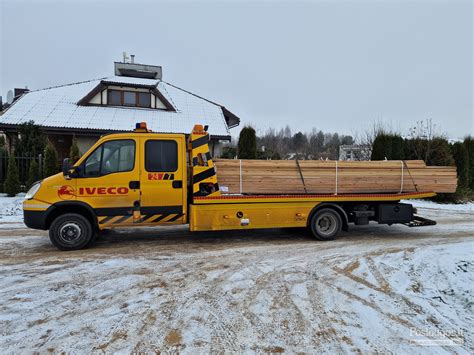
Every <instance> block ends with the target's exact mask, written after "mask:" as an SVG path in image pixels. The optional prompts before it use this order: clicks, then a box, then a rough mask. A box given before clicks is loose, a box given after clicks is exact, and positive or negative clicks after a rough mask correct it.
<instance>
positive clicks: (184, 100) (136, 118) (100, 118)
mask: <svg viewBox="0 0 474 355" xmlns="http://www.w3.org/2000/svg"><path fill="white" fill-rule="evenodd" d="M104 82H105V83H107V84H110V83H117V84H132V85H142V86H154V87H156V88H157V89H158V91H159V92H160V93H161V95H163V97H164V98H165V99H166V100H167V101H168V102H169V103H170V104H171V105H172V106H173V108H174V110H175V111H172V110H159V109H150V108H136V107H115V106H98V105H78V102H79V101H80V100H81V99H83V98H84V97H85V96H86V95H88V94H89V93H90V92H92V91H93V90H94V89H95V88H96V87H97V86H98V85H100V84H101V83H104ZM229 115H230V116H233V117H232V118H231V120H232V122H231V123H230V124H229V122H228V120H229ZM31 120H33V121H34V122H35V123H36V124H37V125H40V126H42V127H47V128H68V129H78V130H94V131H102V130H103V131H128V130H133V129H134V128H135V123H136V122H147V125H148V127H149V128H150V129H151V130H152V131H154V132H167V133H189V132H191V130H192V128H193V126H194V124H196V123H200V124H203V125H208V126H209V133H210V134H211V136H212V135H214V136H221V137H228V136H230V132H229V126H231V127H232V126H235V125H237V124H238V118H237V117H236V116H235V115H233V114H232V113H231V112H229V111H228V110H227V109H226V108H225V107H223V106H220V105H219V104H216V103H214V102H212V101H209V100H207V99H204V98H202V97H200V96H197V95H195V94H192V93H190V92H188V91H186V90H183V89H181V88H178V87H176V86H174V85H172V84H169V83H167V82H164V81H159V80H154V79H142V78H134V77H125V76H113V77H108V78H102V79H96V80H90V81H84V82H79V83H74V84H69V85H62V86H57V87H51V88H47V89H42V90H36V91H31V92H28V93H26V94H24V95H23V96H22V97H21V98H19V99H18V100H17V101H16V102H15V103H14V104H13V105H12V106H10V108H9V109H7V110H6V111H5V112H4V114H3V115H1V116H0V127H1V126H3V127H8V126H15V125H18V124H21V123H24V122H28V121H31ZM235 122H237V124H235Z"/></svg>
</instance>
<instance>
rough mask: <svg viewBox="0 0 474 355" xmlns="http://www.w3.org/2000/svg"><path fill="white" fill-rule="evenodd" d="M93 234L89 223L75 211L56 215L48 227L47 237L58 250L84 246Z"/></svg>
mask: <svg viewBox="0 0 474 355" xmlns="http://www.w3.org/2000/svg"><path fill="white" fill-rule="evenodd" d="M93 236H94V233H93V230H92V226H91V223H90V222H89V221H88V220H87V219H86V218H85V217H84V216H81V215H80V214H77V213H66V214H63V215H61V216H59V217H56V219H55V220H54V221H53V223H51V226H50V227H49V239H51V243H53V245H54V246H55V247H56V248H58V249H59V250H78V249H83V248H86V247H87V246H89V244H90V242H91V240H92V238H93Z"/></svg>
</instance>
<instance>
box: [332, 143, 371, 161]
mask: <svg viewBox="0 0 474 355" xmlns="http://www.w3.org/2000/svg"><path fill="white" fill-rule="evenodd" d="M370 154H371V148H370V146H368V145H357V144H353V145H340V146H339V160H349V161H354V160H357V161H360V160H370Z"/></svg>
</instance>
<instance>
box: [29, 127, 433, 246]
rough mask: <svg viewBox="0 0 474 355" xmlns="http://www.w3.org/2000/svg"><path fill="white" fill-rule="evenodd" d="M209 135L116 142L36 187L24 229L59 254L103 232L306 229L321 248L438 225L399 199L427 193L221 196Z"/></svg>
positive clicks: (119, 138)
mask: <svg viewBox="0 0 474 355" xmlns="http://www.w3.org/2000/svg"><path fill="white" fill-rule="evenodd" d="M208 142H209V134H208V133H207V127H203V126H202V125H195V126H194V129H193V131H192V132H191V134H190V135H189V136H188V137H186V136H185V135H184V134H161V133H152V132H150V131H149V130H148V129H147V127H146V124H145V123H143V122H142V123H138V124H137V126H136V129H135V130H134V132H130V133H120V134H110V135H107V136H104V137H102V138H101V139H99V141H98V142H97V143H96V144H95V145H94V146H93V147H92V148H91V149H90V150H89V151H88V152H87V153H85V154H84V156H83V157H82V158H81V159H79V160H78V161H77V162H76V163H75V164H74V165H73V166H72V165H71V164H70V162H69V160H68V159H67V158H66V159H65V160H64V162H63V169H62V170H63V171H62V173H58V174H56V175H53V176H50V177H48V178H45V179H44V180H42V181H40V182H37V183H36V184H34V185H33V186H32V187H31V189H30V190H29V191H28V192H27V194H26V196H25V201H24V202H23V211H24V222H25V224H26V225H27V226H28V227H30V228H34V229H42V230H49V236H50V239H51V242H52V243H53V245H55V246H56V247H57V248H59V249H60V250H76V249H82V248H85V247H87V246H90V245H92V244H93V242H94V241H95V240H96V238H97V237H98V236H99V235H100V232H101V231H102V230H104V229H110V228H116V227H136V226H157V225H177V224H189V229H190V230H191V231H211V230H213V231H215V230H232V229H234V230H235V229H255V228H286V227H308V228H309V229H310V230H311V232H312V234H313V235H314V237H315V238H316V239H319V240H331V239H334V238H335V237H336V236H337V235H338V234H339V233H340V232H341V230H347V229H348V225H349V224H350V223H354V224H356V225H361V224H368V223H369V221H376V222H378V223H384V224H394V223H403V224H406V225H408V226H423V225H432V224H435V222H434V221H431V220H428V219H425V218H422V217H419V216H416V215H415V213H416V210H415V209H414V208H413V206H412V205H410V204H406V203H400V202H399V201H400V200H401V199H412V198H425V197H431V196H434V195H435V193H433V192H429V191H425V192H416V193H394V194H350V195H347V194H346V195H343V194H341V195H314V194H306V195H291V194H288V195H276V194H274V195H241V194H239V195H229V194H227V195H225V194H221V192H220V189H219V185H218V172H216V169H215V166H214V163H213V160H212V157H211V155H210V153H209V146H208Z"/></svg>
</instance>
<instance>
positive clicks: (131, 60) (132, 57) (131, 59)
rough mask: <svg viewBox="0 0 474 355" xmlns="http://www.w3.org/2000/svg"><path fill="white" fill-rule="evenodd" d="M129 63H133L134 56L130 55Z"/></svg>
mask: <svg viewBox="0 0 474 355" xmlns="http://www.w3.org/2000/svg"><path fill="white" fill-rule="evenodd" d="M130 63H132V64H134V63H135V54H130Z"/></svg>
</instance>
